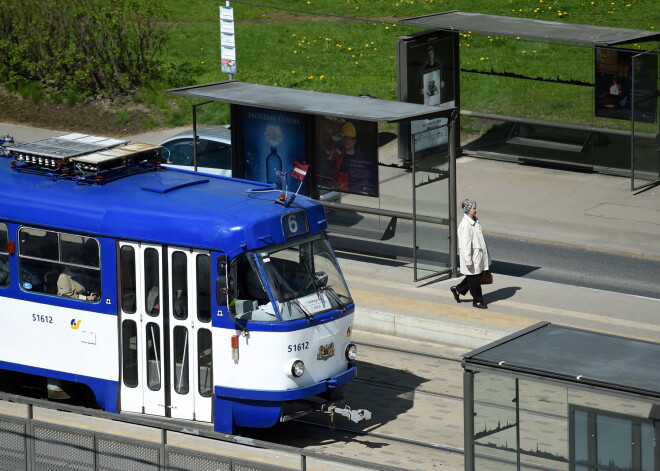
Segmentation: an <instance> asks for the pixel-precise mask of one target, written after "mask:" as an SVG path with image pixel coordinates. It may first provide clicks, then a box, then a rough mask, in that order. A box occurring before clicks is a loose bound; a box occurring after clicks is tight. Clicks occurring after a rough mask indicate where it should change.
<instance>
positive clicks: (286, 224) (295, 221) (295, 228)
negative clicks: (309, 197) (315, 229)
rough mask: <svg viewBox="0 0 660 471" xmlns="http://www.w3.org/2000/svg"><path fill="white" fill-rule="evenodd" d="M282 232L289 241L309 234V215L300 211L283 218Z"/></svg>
mask: <svg viewBox="0 0 660 471" xmlns="http://www.w3.org/2000/svg"><path fill="white" fill-rule="evenodd" d="M282 232H283V233H284V237H286V238H287V239H288V238H291V237H294V236H297V235H301V234H306V233H307V232H309V226H308V224H307V213H306V212H305V211H298V212H296V213H291V214H286V215H284V216H282Z"/></svg>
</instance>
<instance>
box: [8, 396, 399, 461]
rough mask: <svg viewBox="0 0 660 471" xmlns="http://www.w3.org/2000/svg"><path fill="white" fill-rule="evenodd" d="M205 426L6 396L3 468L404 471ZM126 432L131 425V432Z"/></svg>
mask: <svg viewBox="0 0 660 471" xmlns="http://www.w3.org/2000/svg"><path fill="white" fill-rule="evenodd" d="M74 424H75V425H74ZM205 425H207V426H206V427H205V428H203V427H200V428H195V427H194V424H192V425H191V423H190V422H185V423H183V422H178V421H174V420H170V419H159V418H151V417H147V416H142V415H132V414H131V415H123V414H112V413H109V412H104V411H99V410H95V409H88V408H83V407H77V406H69V405H64V404H60V403H53V402H49V401H43V400H38V399H26V398H23V397H20V396H14V395H8V394H4V393H0V469H1V470H3V471H4V470H12V471H13V470H20V471H56V470H64V469H66V470H67V471H68V470H81V471H83V470H84V471H126V470H131V471H142V470H145V471H161V470H162V471H165V470H167V471H207V470H209V471H211V470H213V471H220V470H222V471H291V470H300V471H307V470H308V469H310V470H311V469H315V470H332V469H340V468H341V469H344V470H345V469H347V467H353V468H355V469H372V470H380V471H403V470H401V469H400V468H394V467H388V466H382V465H377V464H374V463H371V462H365V461H361V460H356V459H352V458H346V457H342V456H336V455H330V454H327V453H322V452H318V451H314V450H304V449H301V448H296V447H291V446H286V445H279V444H275V443H270V442H264V441H260V440H254V439H251V438H245V437H241V436H237V435H227V434H222V433H217V432H213V431H212V430H211V429H210V424H205ZM126 427H130V430H129V432H127V430H126ZM113 429H116V430H115V431H113ZM237 445H238V446H239V448H240V450H242V452H243V453H241V454H242V455H251V456H253V457H254V456H258V455H260V454H261V456H259V460H258V461H255V460H251V459H248V458H237V457H236V456H235V455H237V454H239V453H237V452H236V451H235V450H236V448H235V447H236V446H237ZM227 446H233V447H234V452H233V453H232V454H229V453H223V452H222V451H218V452H216V451H215V450H214V451H213V452H208V451H200V450H204V449H213V448H218V449H219V448H222V447H227ZM269 455H271V457H270V458H269V457H268V456H269ZM269 461H270V462H269ZM310 463H313V464H310Z"/></svg>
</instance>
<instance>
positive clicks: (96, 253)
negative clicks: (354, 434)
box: [0, 135, 356, 433]
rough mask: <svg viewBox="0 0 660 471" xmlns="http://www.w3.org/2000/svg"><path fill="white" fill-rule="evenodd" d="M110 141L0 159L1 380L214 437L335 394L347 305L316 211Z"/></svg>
mask: <svg viewBox="0 0 660 471" xmlns="http://www.w3.org/2000/svg"><path fill="white" fill-rule="evenodd" d="M64 138H65V140H66V139H70V140H71V139H73V140H77V139H78V138H79V135H76V136H73V135H69V136H64ZM87 139H88V140H93V139H90V136H88V137H87ZM49 141H52V140H49ZM108 141H110V142H109V143H106V144H107V145H106V147H111V149H110V151H107V150H103V149H102V151H100V152H99V151H98V149H97V152H96V153H92V154H90V153H89V152H90V151H89V149H86V150H85V152H87V153H86V154H85V153H84V154H83V155H82V157H81V156H77V157H76V156H74V157H71V156H68V157H61V156H58V155H55V154H53V153H49V152H47V151H45V150H43V147H39V146H38V145H37V146H35V145H34V144H38V143H33V144H30V145H28V146H19V145H16V146H14V147H11V148H9V157H2V156H0V385H1V386H2V387H4V389H6V390H11V391H14V392H17V393H19V394H20V393H25V391H27V388H28V387H29V388H32V389H36V390H38V391H40V394H43V395H46V394H48V396H49V397H51V398H53V399H68V398H72V399H74V400H81V399H85V400H88V402H89V403H90V405H95V406H98V407H100V408H102V409H105V410H107V411H113V412H121V413H124V412H127V413H128V412H130V413H144V414H152V415H157V416H163V417H172V418H179V419H188V420H195V421H201V422H212V423H213V424H214V429H215V430H216V431H220V432H225V433H235V432H236V431H237V427H270V426H273V425H274V424H275V423H277V422H278V421H279V420H280V419H281V417H282V415H283V410H284V408H283V406H284V405H285V404H287V403H288V402H289V401H296V400H302V399H306V398H311V397H313V396H319V397H321V398H323V399H325V400H328V401H330V400H338V399H340V398H341V396H342V389H343V386H344V384H345V383H347V382H348V381H350V380H352V379H353V378H354V377H355V374H356V368H355V366H354V364H353V362H352V361H353V360H354V359H355V355H356V349H355V345H354V344H352V342H351V329H352V321H353V312H354V303H353V300H352V299H351V295H350V293H349V290H348V288H347V286H346V283H345V280H344V278H343V275H342V273H341V270H340V268H339V265H338V263H337V260H336V258H335V256H334V253H333V251H332V249H331V247H330V245H329V243H328V240H327V238H326V235H325V233H324V230H325V228H326V220H325V214H324V210H323V207H322V206H321V205H320V204H318V203H316V202H314V201H313V200H310V199H308V198H305V197H302V196H300V197H298V198H297V199H295V201H293V202H292V203H291V204H286V203H285V204H282V201H280V200H279V199H278V195H279V193H277V192H268V191H255V190H264V189H266V188H268V187H270V186H269V185H263V184H260V183H256V182H248V181H243V180H238V179H230V178H224V177H216V176H209V175H202V174H198V173H194V172H186V171H177V170H168V169H164V168H161V167H158V166H157V165H151V166H150V165H149V161H145V162H142V161H140V158H132V159H127V158H126V157H125V155H127V154H126V153H122V152H121V151H123V150H125V149H126V148H128V147H130V145H131V144H129V145H125V144H126V143H124V142H114V140H108ZM40 142H41V143H43V142H44V141H40ZM49 144H52V142H51V143H49ZM44 145H45V144H44ZM140 150H143V149H140ZM104 152H105V153H110V154H112V152H114V155H115V156H116V155H118V154H119V155H121V156H122V157H121V159H119V160H118V162H119V163H120V164H121V165H119V164H117V162H115V163H114V164H112V163H110V164H105V163H106V162H107V161H108V159H107V158H105V157H104V156H103V154H104ZM53 155H55V157H52V156H53ZM72 155H75V154H72ZM99 155H100V157H99ZM128 155H130V153H129V154H128ZM35 156H36V159H35ZM41 156H43V162H42V161H41V160H39V157H41ZM110 160H112V159H110ZM147 160H148V159H147ZM151 160H153V159H151ZM85 163H87V164H89V165H87V166H85V165H84V164H85ZM113 165H114V166H115V167H117V168H112V167H113ZM67 169H68V170H67ZM127 169H128V170H127ZM104 179H105V180H104ZM104 181H105V183H104Z"/></svg>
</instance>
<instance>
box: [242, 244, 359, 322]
mask: <svg viewBox="0 0 660 471" xmlns="http://www.w3.org/2000/svg"><path fill="white" fill-rule="evenodd" d="M237 267H238V268H237V270H238V273H237V278H238V281H239V283H238V297H239V298H240V299H236V301H235V303H234V308H235V312H236V315H237V317H238V318H239V319H244V320H253V321H254V320H257V321H266V322H269V321H270V322H276V321H277V320H282V321H285V322H286V321H289V320H294V319H303V318H305V317H307V318H311V317H313V316H314V315H316V314H319V313H321V312H326V311H329V310H332V309H343V308H344V307H345V306H346V305H348V304H350V303H352V300H351V298H350V294H349V292H348V287H347V286H346V282H345V280H344V277H343V276H342V274H341V272H340V271H339V265H338V264H337V259H336V258H335V256H334V254H333V252H332V250H331V248H330V245H329V244H328V241H327V240H326V239H324V238H316V239H311V240H310V239H308V240H305V241H304V242H302V243H297V244H291V245H287V246H284V247H282V246H279V247H277V248H275V249H273V250H270V251H260V252H258V253H247V254H244V255H243V256H241V260H239V263H238V265H237ZM266 287H268V288H270V289H269V291H270V294H271V295H272V298H271V297H270V296H269V295H268V294H267V291H266ZM244 295H246V296H244ZM245 298H247V300H246V299H245Z"/></svg>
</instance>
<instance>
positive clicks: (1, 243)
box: [0, 223, 9, 288]
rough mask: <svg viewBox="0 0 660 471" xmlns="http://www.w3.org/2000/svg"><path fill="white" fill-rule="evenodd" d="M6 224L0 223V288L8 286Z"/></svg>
mask: <svg viewBox="0 0 660 471" xmlns="http://www.w3.org/2000/svg"><path fill="white" fill-rule="evenodd" d="M7 240H8V238H7V226H5V225H4V224H1V223H0V288H5V287H7V286H9V250H8V248H7Z"/></svg>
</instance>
